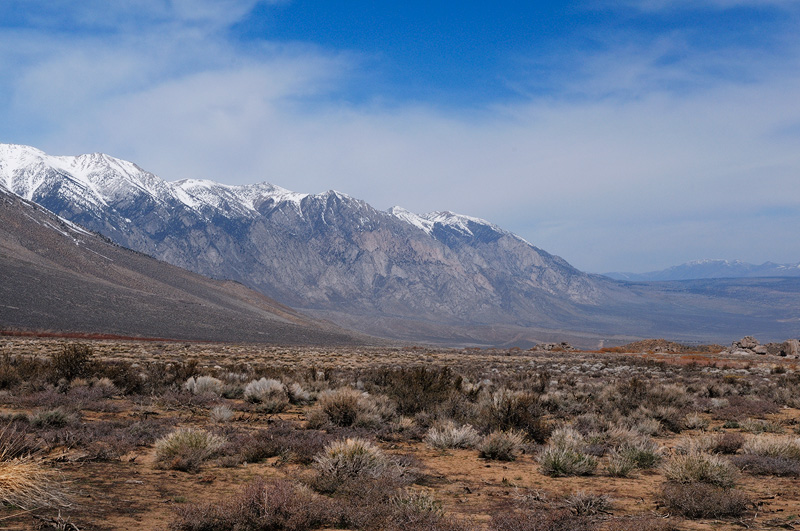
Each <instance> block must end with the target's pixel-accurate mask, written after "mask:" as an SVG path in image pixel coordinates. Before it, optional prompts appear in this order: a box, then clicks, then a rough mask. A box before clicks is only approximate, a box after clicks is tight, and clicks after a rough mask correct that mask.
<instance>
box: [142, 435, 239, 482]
mask: <svg viewBox="0 0 800 531" xmlns="http://www.w3.org/2000/svg"><path fill="white" fill-rule="evenodd" d="M225 442H226V440H225V438H224V437H220V436H218V435H214V434H212V433H209V432H207V431H204V430H196V429H192V428H182V429H178V430H175V431H173V432H172V433H170V434H169V435H167V436H165V437H163V438H162V439H159V440H158V441H156V464H157V466H159V467H160V468H168V469H172V470H183V471H188V472H191V471H196V470H197V469H198V468H200V465H201V464H202V463H203V462H204V461H206V460H208V459H209V458H211V457H213V456H214V455H215V454H217V453H218V452H219V451H220V450H221V449H222V447H223V446H224V445H225Z"/></svg>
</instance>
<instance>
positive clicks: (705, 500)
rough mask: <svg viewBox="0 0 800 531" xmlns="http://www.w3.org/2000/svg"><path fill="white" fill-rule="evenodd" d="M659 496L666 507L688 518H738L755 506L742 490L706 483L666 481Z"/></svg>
mask: <svg viewBox="0 0 800 531" xmlns="http://www.w3.org/2000/svg"><path fill="white" fill-rule="evenodd" d="M660 499H661V503H663V504H664V506H665V507H667V509H669V510H670V511H672V512H675V513H677V514H680V515H682V516H685V517H687V518H722V517H726V516H728V517H738V516H742V514H744V512H745V511H747V508H748V507H750V506H752V501H751V500H750V498H748V497H747V495H745V494H744V493H743V492H741V491H738V490H736V489H725V488H721V487H717V486H714V485H709V484H707V483H673V482H669V483H666V484H664V486H663V487H662V490H661V496H660Z"/></svg>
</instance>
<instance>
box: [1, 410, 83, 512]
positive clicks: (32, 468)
mask: <svg viewBox="0 0 800 531" xmlns="http://www.w3.org/2000/svg"><path fill="white" fill-rule="evenodd" d="M26 445H27V443H26V442H25V440H24V435H23V434H19V433H17V432H16V431H15V430H14V429H13V428H11V427H10V426H8V425H7V426H5V427H4V428H3V429H2V430H0V505H8V506H13V507H19V508H21V509H26V510H30V509H35V508H38V507H50V506H56V505H59V506H63V505H66V504H67V497H66V495H65V494H64V492H63V491H62V489H61V487H60V485H59V484H58V482H57V481H56V477H55V474H54V473H53V472H52V471H51V470H49V469H47V468H45V466H44V465H43V463H42V462H41V461H40V460H38V459H35V458H34V457H32V456H31V455H30V454H29V453H28V452H27V451H26V450H27V448H28V447H27V446H26Z"/></svg>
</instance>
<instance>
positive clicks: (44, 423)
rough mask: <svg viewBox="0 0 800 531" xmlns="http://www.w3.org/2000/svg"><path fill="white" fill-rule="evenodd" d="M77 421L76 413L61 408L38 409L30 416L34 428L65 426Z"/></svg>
mask: <svg viewBox="0 0 800 531" xmlns="http://www.w3.org/2000/svg"><path fill="white" fill-rule="evenodd" d="M75 421H76V419H75V415H74V414H70V413H67V412H66V411H64V410H63V409H61V408H56V409H47V410H44V411H38V412H36V413H34V414H33V415H32V416H31V418H30V423H31V426H33V427H34V428H63V427H65V426H67V425H69V424H73V423H75Z"/></svg>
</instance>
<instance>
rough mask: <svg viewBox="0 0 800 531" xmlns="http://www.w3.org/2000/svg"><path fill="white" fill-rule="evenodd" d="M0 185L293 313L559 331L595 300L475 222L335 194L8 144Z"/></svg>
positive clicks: (591, 284) (551, 259) (585, 285)
mask: <svg viewBox="0 0 800 531" xmlns="http://www.w3.org/2000/svg"><path fill="white" fill-rule="evenodd" d="M0 182H3V183H5V185H6V186H7V187H8V188H9V189H10V190H11V191H12V192H14V193H16V194H19V195H21V196H23V197H25V198H29V199H31V200H33V201H35V202H37V203H39V204H41V205H42V206H44V207H45V208H48V209H49V210H51V211H52V212H54V213H55V214H57V215H59V216H61V217H63V218H65V219H69V220H71V221H73V222H75V223H79V224H81V225H83V226H85V227H87V228H89V229H90V230H93V231H97V232H99V233H101V234H103V235H105V236H107V237H108V238H110V239H112V240H113V241H115V242H116V243H118V244H120V245H123V246H126V247H130V248H132V249H135V250H138V251H141V252H144V253H147V254H150V255H152V256H155V257H157V258H159V259H162V260H165V261H167V262H170V263H172V264H175V265H178V266H181V267H185V268H187V269H190V270H192V271H196V272H199V273H202V274H205V275H209V276H212V277H215V278H227V279H232V280H236V281H239V282H242V283H243V284H245V285H247V286H250V287H253V288H255V289H257V290H259V291H261V292H262V293H265V294H267V295H270V296H272V297H275V298H277V299H278V300H281V301H282V302H285V303H287V304H290V305H294V306H295V307H301V308H308V309H315V310H318V311H335V312H349V314H350V315H353V314H357V315H369V316H371V317H373V318H374V316H378V315H391V316H394V317H401V318H404V319H405V318H413V319H421V318H424V319H428V320H431V321H444V322H449V323H453V322H457V323H459V324H462V323H486V324H491V323H495V322H512V323H517V324H522V325H526V326H527V325H531V324H538V325H545V324H548V325H549V326H560V323H562V322H564V321H565V320H566V319H568V318H570V316H571V315H572V313H573V309H572V308H571V307H570V306H569V305H570V304H589V305H593V304H596V302H597V300H598V297H599V296H600V294H601V293H602V291H603V288H602V287H601V286H600V285H598V284H597V281H596V280H593V279H592V278H591V277H589V276H588V275H586V274H584V273H582V272H580V271H578V270H576V269H575V268H573V267H572V266H570V265H569V264H568V263H566V262H565V261H564V260H563V259H561V258H559V257H556V256H552V255H550V254H548V253H546V252H545V251H543V250H541V249H537V248H536V247H534V246H533V245H531V244H529V243H528V242H525V241H524V240H523V239H521V238H519V237H517V236H515V235H513V234H511V233H509V232H508V231H505V230H502V229H500V228H499V227H496V226H494V225H492V224H491V223H489V222H487V221H485V220H482V219H479V218H474V217H470V216H464V215H459V214H454V213H452V212H432V213H428V214H423V215H418V214H413V213H411V212H409V211H407V210H405V209H402V208H399V207H395V208H393V209H390V210H389V211H388V212H384V211H380V210H377V209H375V208H373V207H372V206H370V205H369V204H367V203H365V202H364V201H361V200H358V199H355V198H352V197H350V196H348V195H346V194H343V193H341V192H336V191H333V190H330V191H327V192H323V193H320V194H301V193H295V192H291V191H289V190H286V189H284V188H281V187H279V186H275V185H272V184H268V183H260V184H250V185H242V186H231V185H223V184H219V183H215V182H212V181H206V180H196V179H191V180H183V181H177V182H166V181H164V180H162V179H160V178H159V177H157V176H155V175H153V174H152V173H149V172H147V171H145V170H143V169H141V168H140V167H138V166H137V165H135V164H133V163H131V162H127V161H123V160H119V159H115V158H113V157H110V156H108V155H103V154H91V155H81V156H78V157H54V156H50V155H47V154H45V153H43V152H42V151H39V150H37V149H34V148H29V147H26V146H15V145H0ZM373 320H374V319H373ZM404 326H405V325H404Z"/></svg>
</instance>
